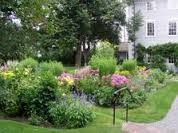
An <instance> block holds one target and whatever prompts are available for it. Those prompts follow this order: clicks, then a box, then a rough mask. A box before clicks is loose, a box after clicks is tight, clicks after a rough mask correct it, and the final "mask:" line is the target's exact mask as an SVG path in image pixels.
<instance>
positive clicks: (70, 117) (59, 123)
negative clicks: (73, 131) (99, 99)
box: [49, 100, 94, 128]
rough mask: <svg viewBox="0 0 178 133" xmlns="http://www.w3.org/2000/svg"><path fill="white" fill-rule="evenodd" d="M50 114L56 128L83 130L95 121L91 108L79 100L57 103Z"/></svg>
mask: <svg viewBox="0 0 178 133" xmlns="http://www.w3.org/2000/svg"><path fill="white" fill-rule="evenodd" d="M49 112H50V116H51V118H52V122H53V124H54V125H56V127H66V128H81V127H84V126H86V125H87V124H88V123H89V122H92V121H93V119H94V115H93V113H92V110H91V108H90V107H88V106H87V105H86V104H84V103H83V104H82V103H81V102H80V101H78V100H77V101H73V102H71V103H69V102H66V101H61V102H60V103H56V104H54V105H53V106H52V107H51V109H50V111H49Z"/></svg>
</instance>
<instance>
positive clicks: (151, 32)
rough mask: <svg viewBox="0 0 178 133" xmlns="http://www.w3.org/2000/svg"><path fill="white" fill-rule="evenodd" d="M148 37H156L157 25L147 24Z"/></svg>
mask: <svg viewBox="0 0 178 133" xmlns="http://www.w3.org/2000/svg"><path fill="white" fill-rule="evenodd" d="M146 30H147V36H154V35H155V24H154V22H147V28H146Z"/></svg>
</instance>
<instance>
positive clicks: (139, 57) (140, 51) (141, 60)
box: [136, 44, 146, 65]
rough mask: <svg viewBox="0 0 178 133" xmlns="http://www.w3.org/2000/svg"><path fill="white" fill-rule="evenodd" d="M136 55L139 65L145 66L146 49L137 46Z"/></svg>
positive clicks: (139, 45)
mask: <svg viewBox="0 0 178 133" xmlns="http://www.w3.org/2000/svg"><path fill="white" fill-rule="evenodd" d="M136 53H137V62H138V63H139V65H144V58H145V54H146V48H145V47H144V46H142V45H141V44H138V45H137V46H136Z"/></svg>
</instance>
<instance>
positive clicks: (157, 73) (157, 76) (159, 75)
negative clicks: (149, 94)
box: [150, 69, 166, 83]
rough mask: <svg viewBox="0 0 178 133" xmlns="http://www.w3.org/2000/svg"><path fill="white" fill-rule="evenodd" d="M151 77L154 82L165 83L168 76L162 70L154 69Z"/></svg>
mask: <svg viewBox="0 0 178 133" xmlns="http://www.w3.org/2000/svg"><path fill="white" fill-rule="evenodd" d="M150 76H152V78H153V79H154V80H156V81H158V83H164V81H165V79H166V74H165V73H164V72H162V71H161V70H160V69H153V70H152V71H151V75H150Z"/></svg>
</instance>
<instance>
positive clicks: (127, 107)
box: [125, 103, 129, 122]
mask: <svg viewBox="0 0 178 133" xmlns="http://www.w3.org/2000/svg"><path fill="white" fill-rule="evenodd" d="M128 115H129V105H128V103H127V104H126V117H125V121H126V122H128Z"/></svg>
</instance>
